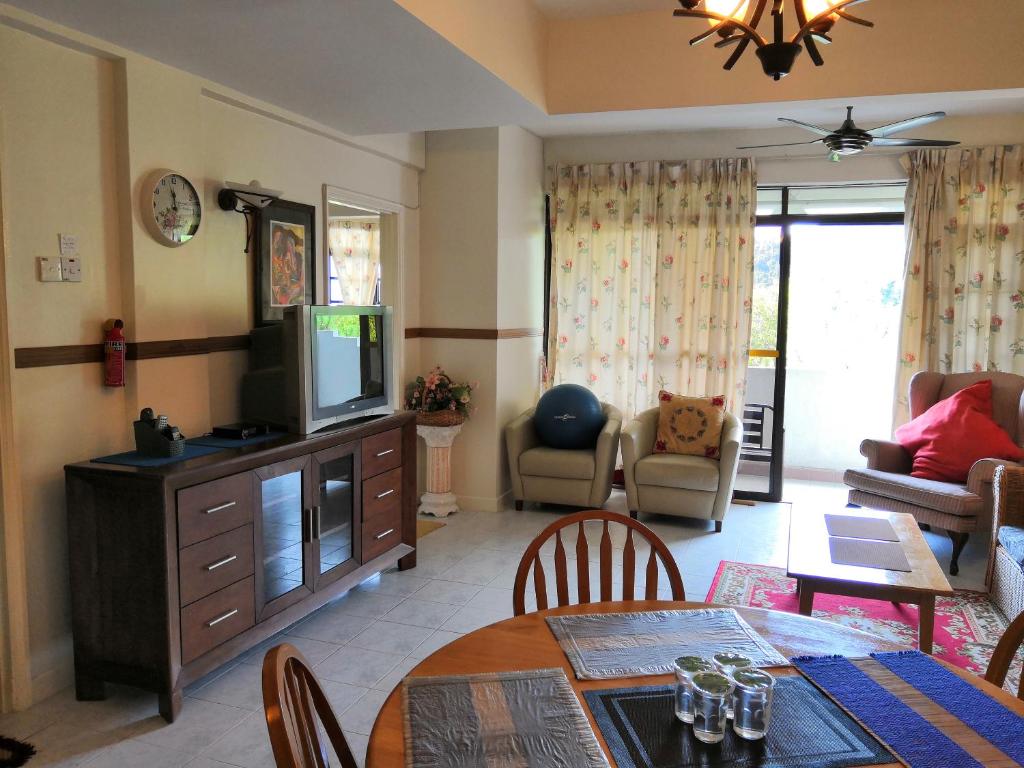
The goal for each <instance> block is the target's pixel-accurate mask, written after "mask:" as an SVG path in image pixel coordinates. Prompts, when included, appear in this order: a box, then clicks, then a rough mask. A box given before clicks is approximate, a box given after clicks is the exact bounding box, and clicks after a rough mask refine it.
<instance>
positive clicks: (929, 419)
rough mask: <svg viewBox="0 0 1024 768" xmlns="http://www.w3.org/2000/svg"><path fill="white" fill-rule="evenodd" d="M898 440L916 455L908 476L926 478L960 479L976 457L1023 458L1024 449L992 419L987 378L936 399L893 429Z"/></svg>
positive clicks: (953, 480)
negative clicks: (948, 395)
mask: <svg viewBox="0 0 1024 768" xmlns="http://www.w3.org/2000/svg"><path fill="white" fill-rule="evenodd" d="M896 440H897V441H898V442H899V443H900V445H902V446H903V447H904V448H906V449H907V451H909V452H910V453H912V454H913V456H914V466H913V470H912V472H911V474H912V475H913V476H914V477H920V478H926V479H930V480H945V481H947V482H953V483H964V482H966V481H967V475H968V472H970V469H971V467H972V466H973V465H974V463H975V462H976V461H978V460H979V459H984V458H988V457H993V456H994V457H998V458H1004V459H1011V460H1014V461H1019V460H1020V459H1021V458H1024V452H1022V451H1021V449H1020V448H1019V447H1018V446H1017V445H1015V444H1014V442H1013V440H1011V439H1010V436H1009V435H1008V434H1006V432H1004V431H1003V429H1002V428H1001V427H1000V426H999V425H998V424H996V423H995V422H994V421H993V420H992V382H991V381H988V380H985V381H979V382H978V383H977V384H972V385H971V386H969V387H965V388H964V389H961V390H960V391H959V392H957V393H956V394H955V395H953V396H951V397H948V398H946V399H945V400H940V401H939V402H938V403H936V404H935V405H933V406H932V407H931V408H929V409H928V410H927V411H925V412H924V413H922V414H921V415H920V416H918V417H917V418H916V419H914V420H913V421H911V422H910V423H909V424H904V425H903V426H901V427H900V428H899V429H897V430H896Z"/></svg>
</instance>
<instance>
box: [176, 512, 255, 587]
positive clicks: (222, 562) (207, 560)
mask: <svg viewBox="0 0 1024 768" xmlns="http://www.w3.org/2000/svg"><path fill="white" fill-rule="evenodd" d="M252 574H253V541H252V526H251V525H243V526H242V527H241V528H236V529H235V530H233V531H228V532H227V533H222V534H220V535H219V536H214V537H213V538H212V539H207V540H206V541H201V542H199V543H198V544H193V545H192V546H191V547H186V548H185V549H183V550H181V553H180V554H179V557H178V579H179V582H180V585H181V604H182V605H183V606H184V605H188V604H189V603H194V602H195V601H196V600H198V599H199V598H201V597H206V596H207V595H209V594H212V593H214V592H216V591H217V590H218V589H223V588H224V587H226V586H228V585H229V584H234V583H235V582H236V581H238V580H239V579H244V578H245V577H246V576H252Z"/></svg>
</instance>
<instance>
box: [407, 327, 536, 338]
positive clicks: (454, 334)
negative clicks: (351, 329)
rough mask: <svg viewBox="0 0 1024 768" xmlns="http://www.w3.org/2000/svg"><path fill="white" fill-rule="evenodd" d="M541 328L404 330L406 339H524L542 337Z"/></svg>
mask: <svg viewBox="0 0 1024 768" xmlns="http://www.w3.org/2000/svg"><path fill="white" fill-rule="evenodd" d="M543 334H544V329H543V328H406V329H405V338H407V339H484V340H495V339H525V338H528V337H530V336H542V335H543Z"/></svg>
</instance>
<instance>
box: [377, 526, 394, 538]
mask: <svg viewBox="0 0 1024 768" xmlns="http://www.w3.org/2000/svg"><path fill="white" fill-rule="evenodd" d="M394 532H395V529H394V528H388V529H387V530H386V531H384V533H378V534H377V535H376V536H374V537H373V538H374V539H376V540H377V541H380V540H381V539H383V538H384V537H385V536H387V535H389V534H392V533H394Z"/></svg>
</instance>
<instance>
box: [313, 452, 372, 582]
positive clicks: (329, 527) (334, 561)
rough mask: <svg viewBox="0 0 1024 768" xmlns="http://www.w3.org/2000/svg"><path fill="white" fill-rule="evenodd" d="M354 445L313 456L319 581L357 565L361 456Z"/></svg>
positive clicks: (329, 579)
mask: <svg viewBox="0 0 1024 768" xmlns="http://www.w3.org/2000/svg"><path fill="white" fill-rule="evenodd" d="M355 449H356V445H355V444H347V445H340V446H338V447H336V448H330V449H328V450H326V451H321V452H319V453H317V454H316V455H315V456H314V465H313V466H314V477H315V482H316V483H317V489H316V506H315V507H314V508H313V521H314V522H313V548H314V552H315V561H316V568H317V579H316V584H317V586H318V587H319V586H320V585H321V584H324V583H327V582H329V581H331V580H333V579H334V578H337V577H338V576H341V575H343V574H345V573H348V572H349V571H351V570H353V569H354V568H355V567H357V565H358V560H357V559H356V555H357V554H358V553H357V552H356V551H355V548H356V542H357V541H358V536H357V533H358V531H357V528H358V524H359V521H358V519H357V515H356V510H357V509H359V487H360V483H359V459H358V452H357V451H356V450H355Z"/></svg>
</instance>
